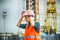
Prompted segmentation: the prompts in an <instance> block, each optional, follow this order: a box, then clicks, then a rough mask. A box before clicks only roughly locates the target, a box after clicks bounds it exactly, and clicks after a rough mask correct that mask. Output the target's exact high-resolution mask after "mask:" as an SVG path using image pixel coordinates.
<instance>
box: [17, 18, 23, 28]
mask: <svg viewBox="0 0 60 40" xmlns="http://www.w3.org/2000/svg"><path fill="white" fill-rule="evenodd" d="M22 20H23V17H21V18H20V20H19V21H18V24H17V26H18V27H19V26H20V24H21V22H22Z"/></svg>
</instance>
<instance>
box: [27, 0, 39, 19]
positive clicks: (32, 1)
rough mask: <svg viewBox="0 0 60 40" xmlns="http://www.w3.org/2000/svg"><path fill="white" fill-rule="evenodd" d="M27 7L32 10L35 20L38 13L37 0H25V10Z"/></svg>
mask: <svg viewBox="0 0 60 40" xmlns="http://www.w3.org/2000/svg"><path fill="white" fill-rule="evenodd" d="M27 9H31V10H33V11H34V13H35V20H37V19H38V15H39V0H26V10H27Z"/></svg>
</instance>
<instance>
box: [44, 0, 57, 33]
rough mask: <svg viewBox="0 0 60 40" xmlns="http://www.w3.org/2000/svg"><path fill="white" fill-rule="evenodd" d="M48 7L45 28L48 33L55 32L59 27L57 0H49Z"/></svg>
mask: <svg viewBox="0 0 60 40" xmlns="http://www.w3.org/2000/svg"><path fill="white" fill-rule="evenodd" d="M46 9H47V12H46V20H45V28H46V29H45V30H46V31H47V32H48V33H51V34H52V33H53V34H55V33H56V27H57V13H56V0H47V8H46Z"/></svg>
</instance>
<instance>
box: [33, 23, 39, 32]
mask: <svg viewBox="0 0 60 40" xmlns="http://www.w3.org/2000/svg"><path fill="white" fill-rule="evenodd" d="M39 27H40V23H39V22H35V25H34V28H35V31H36V32H39Z"/></svg>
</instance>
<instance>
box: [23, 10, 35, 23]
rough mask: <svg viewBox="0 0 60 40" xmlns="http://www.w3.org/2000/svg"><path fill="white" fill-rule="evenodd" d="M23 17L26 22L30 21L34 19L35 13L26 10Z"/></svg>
mask: <svg viewBox="0 0 60 40" xmlns="http://www.w3.org/2000/svg"><path fill="white" fill-rule="evenodd" d="M24 17H25V20H26V21H27V22H31V21H33V20H34V17H35V15H34V12H33V11H32V10H27V11H26V13H25V16H24Z"/></svg>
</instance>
